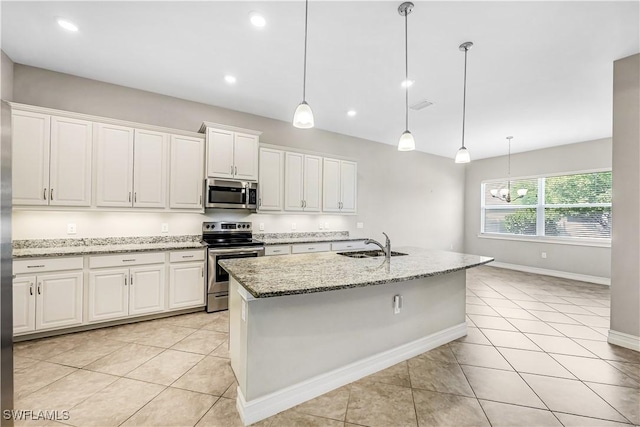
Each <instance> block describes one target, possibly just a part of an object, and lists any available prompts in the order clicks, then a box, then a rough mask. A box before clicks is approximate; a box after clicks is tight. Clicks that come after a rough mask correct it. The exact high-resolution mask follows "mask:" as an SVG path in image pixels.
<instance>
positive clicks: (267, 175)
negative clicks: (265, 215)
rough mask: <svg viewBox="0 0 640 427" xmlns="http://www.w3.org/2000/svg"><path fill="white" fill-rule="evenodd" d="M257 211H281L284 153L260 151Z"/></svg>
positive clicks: (264, 149)
mask: <svg viewBox="0 0 640 427" xmlns="http://www.w3.org/2000/svg"><path fill="white" fill-rule="evenodd" d="M258 183H259V185H258V191H259V192H260V195H259V196H258V209H259V210H261V211H281V210H282V204H283V188H284V152H283V151H280V150H272V149H270V148H261V149H260V179H259V180H258Z"/></svg>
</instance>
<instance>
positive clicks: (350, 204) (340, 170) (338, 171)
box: [322, 158, 358, 213]
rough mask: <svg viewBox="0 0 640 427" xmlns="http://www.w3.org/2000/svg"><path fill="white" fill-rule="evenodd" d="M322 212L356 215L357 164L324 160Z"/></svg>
mask: <svg viewBox="0 0 640 427" xmlns="http://www.w3.org/2000/svg"><path fill="white" fill-rule="evenodd" d="M323 163H324V171H323V182H322V192H323V193H322V194H323V196H322V210H323V211H324V212H344V213H354V212H355V211H356V200H357V182H358V173H357V164H356V163H355V162H350V161H347V160H338V159H330V158H324V161H323Z"/></svg>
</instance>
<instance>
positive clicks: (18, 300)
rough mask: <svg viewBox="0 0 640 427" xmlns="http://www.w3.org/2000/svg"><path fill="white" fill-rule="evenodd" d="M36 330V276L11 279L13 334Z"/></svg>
mask: <svg viewBox="0 0 640 427" xmlns="http://www.w3.org/2000/svg"><path fill="white" fill-rule="evenodd" d="M35 329H36V276H24V277H18V278H16V279H13V333H14V334H19V333H23V332H30V331H34V330H35Z"/></svg>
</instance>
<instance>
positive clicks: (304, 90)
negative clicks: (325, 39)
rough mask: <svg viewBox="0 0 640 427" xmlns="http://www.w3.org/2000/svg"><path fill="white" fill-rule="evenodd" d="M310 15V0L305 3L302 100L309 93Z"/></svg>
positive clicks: (304, 99)
mask: <svg viewBox="0 0 640 427" xmlns="http://www.w3.org/2000/svg"><path fill="white" fill-rule="evenodd" d="M308 16H309V0H306V1H305V3H304V68H303V70H304V71H303V73H302V102H305V101H306V93H307V21H308Z"/></svg>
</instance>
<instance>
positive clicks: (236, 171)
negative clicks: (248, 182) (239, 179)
mask: <svg viewBox="0 0 640 427" xmlns="http://www.w3.org/2000/svg"><path fill="white" fill-rule="evenodd" d="M233 168H234V169H235V173H234V175H238V167H237V166H234V167H233Z"/></svg>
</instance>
